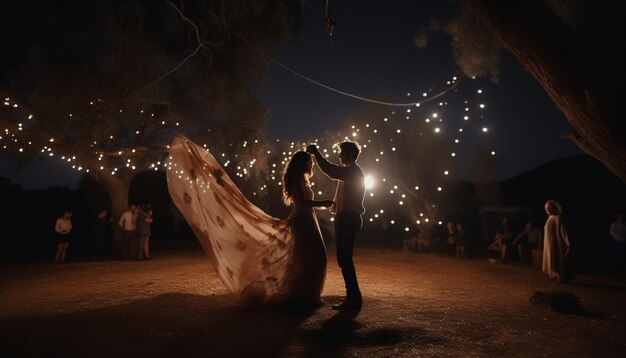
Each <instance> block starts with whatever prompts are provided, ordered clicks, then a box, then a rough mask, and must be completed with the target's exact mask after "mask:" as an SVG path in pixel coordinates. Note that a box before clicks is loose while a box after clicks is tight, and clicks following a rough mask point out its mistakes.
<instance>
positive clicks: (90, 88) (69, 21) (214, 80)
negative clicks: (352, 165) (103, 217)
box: [0, 0, 300, 215]
mask: <svg viewBox="0 0 626 358" xmlns="http://www.w3.org/2000/svg"><path fill="white" fill-rule="evenodd" d="M299 5H300V4H299V3H298V2H296V1H290V0H284V1H283V0H252V1H244V0H232V1H218V0H214V1H213V0H206V1H202V0H194V1H168V0H165V1H141V0H136V1H106V0H96V1H84V2H82V1H71V0H60V1H55V2H49V1H43V0H31V1H7V2H3V3H2V5H0V14H1V15H0V16H1V18H0V23H1V24H2V25H0V26H1V27H2V30H3V31H2V32H3V33H5V34H12V35H11V36H5V37H4V39H3V41H4V46H5V48H11V49H12V50H11V51H6V52H4V53H3V56H2V57H0V71H1V72H0V74H1V78H0V92H1V93H2V97H3V99H4V102H5V105H4V106H3V107H2V108H1V109H0V123H1V124H2V125H3V130H4V131H5V132H4V133H3V136H2V142H3V144H4V146H5V148H6V151H5V152H6V153H19V154H20V156H21V157H23V156H24V155H25V154H26V153H31V154H34V155H39V154H41V153H42V152H43V153H44V154H45V155H51V156H55V157H59V158H61V157H62V158H63V159H64V160H67V161H70V162H71V163H74V166H75V168H77V169H80V170H82V171H84V172H85V173H87V175H90V176H93V177H95V178H97V179H98V180H99V182H101V183H102V184H103V185H104V187H105V189H106V190H107V192H108V193H109V195H111V196H112V198H113V199H112V206H113V214H114V215H119V214H120V212H121V210H123V209H124V207H125V206H126V204H127V202H126V200H127V194H128V188H129V186H130V182H131V181H132V178H133V177H134V176H135V175H136V173H137V172H138V171H139V170H144V169H156V168H159V167H160V166H163V165H164V159H165V156H166V154H167V145H168V144H169V143H170V142H171V140H172V138H173V136H174V135H175V134H178V133H182V134H185V135H187V136H189V137H190V138H192V139H193V140H195V141H196V142H198V143H207V144H209V146H210V149H211V150H212V151H213V152H215V153H224V152H226V151H228V153H232V154H230V155H232V156H236V159H237V160H238V161H239V162H242V163H255V164H257V165H250V166H249V168H245V172H246V173H248V174H255V173H254V172H255V171H256V170H260V171H263V170H265V169H264V166H263V165H261V164H262V162H263V153H266V152H267V143H266V142H265V139H264V131H265V121H266V118H267V115H268V111H267V108H266V107H265V106H264V105H263V103H261V102H260V100H259V99H258V98H257V97H256V96H255V94H254V92H253V90H252V87H253V85H258V84H259V83H261V82H262V81H263V80H264V78H265V64H266V62H265V61H264V58H263V56H262V55H261V54H260V53H259V52H258V51H256V50H255V49H254V48H252V47H251V46H250V45H249V44H247V43H245V42H244V41H242V37H245V38H247V39H248V40H250V41H252V42H253V43H255V44H258V46H260V47H270V46H269V44H273V43H280V42H283V41H287V40H289V39H290V38H292V37H293V35H294V31H296V30H297V25H298V21H299V16H300V10H299ZM228 159H230V158H225V160H228ZM233 159H234V158H233ZM240 169H241V168H240ZM227 170H231V171H232V172H233V177H235V178H237V175H234V172H235V171H237V170H238V169H237V168H232V169H231V168H227ZM257 174H258V173H257ZM252 177H254V175H252ZM245 183H247V184H246V185H257V184H256V183H254V181H253V180H248V181H245ZM242 185H244V182H242Z"/></svg>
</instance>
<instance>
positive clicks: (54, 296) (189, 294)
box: [0, 244, 626, 357]
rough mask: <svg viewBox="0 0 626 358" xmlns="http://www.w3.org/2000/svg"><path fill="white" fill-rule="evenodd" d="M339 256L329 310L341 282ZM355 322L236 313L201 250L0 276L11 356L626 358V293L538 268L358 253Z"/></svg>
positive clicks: (5, 270) (1, 328)
mask: <svg viewBox="0 0 626 358" xmlns="http://www.w3.org/2000/svg"><path fill="white" fill-rule="evenodd" d="M334 260H335V256H334V253H333V252H332V249H331V248H329V266H328V275H327V281H326V285H325V288H324V292H323V298H324V299H325V300H326V302H328V303H329V304H332V303H336V302H337V301H338V300H339V297H340V296H341V294H342V293H343V289H342V288H343V281H342V278H341V274H340V272H339V270H338V268H337V265H336V264H335V261H334ZM355 263H356V267H357V272H358V274H359V279H360V284H361V288H362V291H363V295H364V305H363V309H362V311H361V312H359V313H358V315H349V314H342V313H337V312H336V311H333V310H331V309H330V307H329V306H328V305H327V306H324V307H322V308H320V309H318V310H317V311H315V312H313V313H310V314H302V313H293V312H291V313H289V312H276V311H269V310H260V309H249V308H242V307H237V306H236V305H234V304H233V301H232V299H231V297H230V296H229V295H228V293H227V292H226V290H225V289H224V287H223V285H222V284H221V282H220V280H219V278H218V277H217V275H216V274H215V273H214V271H213V270H212V267H211V265H210V262H209V261H208V259H207V257H206V256H205V255H204V253H203V252H202V251H201V249H200V248H199V246H197V245H193V244H191V245H189V244H187V245H185V246H183V247H174V248H173V247H167V248H165V247H162V248H160V249H159V248H158V247H157V248H155V250H154V251H153V259H152V260H150V261H143V262H135V261H117V260H104V261H77V262H68V263H65V264H61V265H55V264H53V263H52V262H29V263H19V264H17V263H14V264H4V265H3V266H2V267H1V268H0V270H1V275H0V289H1V290H0V347H1V348H0V354H1V355H2V357H56V356H59V357H61V356H62V357H173V356H176V357H179V356H180V357H253V356H262V357H344V356H345V357H348V356H363V357H405V356H446V357H447V356H449V357H461V356H463V357H503V356H511V357H539V356H546V357H572V356H577V357H626V322H625V318H626V304H625V303H626V281H624V280H623V279H617V278H612V277H608V276H602V275H585V274H578V275H577V276H576V278H575V280H574V281H573V282H572V283H569V284H558V283H555V282H551V281H548V280H546V279H545V277H544V275H543V274H542V273H541V272H540V270H539V269H538V268H537V267H533V266H523V265H521V264H519V263H510V264H490V263H488V262H487V260H486V259H467V260H459V259H455V258H453V257H444V256H437V255H433V254H414V253H406V252H400V251H395V250H379V249H365V248H363V249H357V250H356V252H355ZM548 290H560V291H567V292H571V293H573V294H575V295H576V296H578V298H580V300H581V301H582V303H583V305H584V307H585V308H586V309H587V310H588V313H587V314H564V313H557V312H554V311H551V310H549V309H547V308H546V307H545V306H540V305H536V304H531V303H530V302H529V298H530V297H531V295H532V294H533V293H534V292H535V291H548Z"/></svg>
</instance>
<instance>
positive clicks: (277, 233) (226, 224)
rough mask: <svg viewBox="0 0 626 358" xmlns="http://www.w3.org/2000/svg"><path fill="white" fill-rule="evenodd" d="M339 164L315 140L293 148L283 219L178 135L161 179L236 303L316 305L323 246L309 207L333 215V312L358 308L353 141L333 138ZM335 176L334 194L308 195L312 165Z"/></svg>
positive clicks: (357, 174) (359, 179)
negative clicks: (338, 293)
mask: <svg viewBox="0 0 626 358" xmlns="http://www.w3.org/2000/svg"><path fill="white" fill-rule="evenodd" d="M339 149H340V151H339V159H340V161H341V164H340V165H337V164H333V163H330V162H329V161H327V160H326V159H325V158H324V157H323V156H322V154H321V153H320V152H319V151H318V149H317V147H316V146H315V145H309V146H308V147H307V148H306V151H297V152H296V153H294V154H293V156H292V157H291V159H290V160H289V162H288V163H287V164H286V166H285V169H284V171H283V181H282V183H283V193H282V195H283V202H284V203H285V204H286V205H288V206H291V207H292V210H291V213H290V214H289V217H288V218H287V219H278V218H275V217H272V216H270V215H268V214H266V213H265V212H263V211H262V210H261V209H259V208H258V207H256V206H255V205H253V204H252V203H250V202H249V201H248V200H247V199H246V198H245V197H244V196H243V194H242V193H241V191H239V189H238V188H237V187H236V186H235V184H234V183H233V182H232V181H231V180H230V178H229V177H228V175H227V174H226V172H225V171H224V169H223V168H222V167H221V166H220V165H219V163H218V162H217V161H216V160H215V158H214V157H213V156H212V155H211V154H210V153H209V152H208V151H207V150H206V149H205V148H202V147H200V146H198V145H196V144H195V143H193V142H192V141H191V140H189V139H188V138H186V137H184V136H177V137H176V138H175V139H174V141H173V143H172V146H171V147H170V168H169V170H168V171H167V183H168V189H169V191H170V195H171V196H172V199H173V201H174V203H175V204H176V206H177V207H178V208H179V210H180V211H181V213H182V214H183V215H184V217H185V218H186V220H187V222H188V224H189V225H190V227H191V228H192V230H193V231H194V234H195V235H196V237H197V238H198V240H199V242H200V244H201V245H202V248H203V249H204V251H205V253H206V254H207V255H208V256H209V258H210V259H211V262H212V264H213V265H214V268H215V270H216V271H217V273H218V275H219V276H220V278H221V279H222V282H223V283H224V285H225V286H226V288H227V289H228V291H229V292H230V293H231V294H232V295H233V296H234V298H235V300H236V301H237V302H238V303H240V304H243V305H270V306H272V305H276V306H278V307H282V306H285V307H286V306H293V307H298V308H307V309H308V308H317V307H320V306H322V305H324V304H325V302H324V301H323V300H322V298H321V292H322V289H323V286H324V281H325V279H326V264H327V256H326V246H325V245H324V240H323V238H322V233H321V231H320V228H319V223H318V221H317V217H316V215H315V208H322V207H330V210H331V212H332V213H334V214H335V241H336V245H337V262H338V264H339V267H340V268H341V272H342V275H343V278H344V281H345V286H346V297H345V298H344V299H343V301H341V302H340V303H338V304H336V305H333V306H332V308H333V309H337V310H360V309H361V305H362V296H361V291H360V289H359V284H358V280H357V276H356V270H355V267H354V263H353V260H352V257H353V248H354V240H355V238H356V236H357V234H358V232H359V230H360V229H361V226H362V224H363V221H362V217H361V215H362V214H363V213H364V212H365V208H364V206H363V199H364V197H365V184H364V175H363V171H362V170H361V168H360V167H359V165H358V164H357V163H356V161H357V159H358V157H359V153H360V148H359V145H358V144H357V143H355V142H349V141H346V142H342V143H340V144H339ZM314 163H317V165H318V167H319V168H320V170H321V171H322V172H323V173H324V174H325V175H326V176H328V177H329V178H330V179H332V180H335V181H337V189H336V193H335V197H334V199H333V200H315V199H314V194H313V191H312V190H311V186H310V181H309V180H310V178H311V176H312V175H313V166H314Z"/></svg>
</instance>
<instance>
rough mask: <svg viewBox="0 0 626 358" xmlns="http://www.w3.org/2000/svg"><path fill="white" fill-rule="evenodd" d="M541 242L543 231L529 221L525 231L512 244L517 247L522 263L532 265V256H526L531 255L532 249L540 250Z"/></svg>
mask: <svg viewBox="0 0 626 358" xmlns="http://www.w3.org/2000/svg"><path fill="white" fill-rule="evenodd" d="M540 242H541V230H539V228H537V227H535V226H534V225H533V223H532V222H530V221H529V222H527V223H526V226H525V228H524V230H523V231H522V232H520V233H519V234H518V235H517V236H516V237H515V239H514V240H513V242H512V246H513V247H517V252H518V254H519V259H520V261H521V262H522V263H523V264H530V262H531V259H530V255H528V257H527V255H526V254H527V253H529V252H530V250H531V249H538V248H539V243H540ZM527 258H528V260H527Z"/></svg>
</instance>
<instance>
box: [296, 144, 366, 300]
mask: <svg viewBox="0 0 626 358" xmlns="http://www.w3.org/2000/svg"><path fill="white" fill-rule="evenodd" d="M306 151H307V152H309V153H311V154H313V156H314V157H315V162H316V163H317V165H318V167H319V168H320V170H321V171H322V172H323V173H324V174H326V176H328V177H329V178H330V179H333V180H336V181H337V190H336V191H335V198H334V199H333V202H334V204H333V206H332V207H331V210H330V211H331V212H332V213H334V214H335V237H336V240H335V242H336V246H337V248H336V249H337V263H338V265H339V267H340V268H341V274H342V275H343V280H344V283H345V286H346V297H345V299H344V300H343V301H342V302H341V303H339V304H336V305H333V306H332V308H333V309H336V310H349V311H360V310H361V306H362V304H363V298H362V296H361V290H360V288H359V283H358V280H357V277H356V269H355V267H354V261H353V260H352V256H353V253H354V240H355V239H356V237H357V234H358V233H359V230H361V227H362V226H363V218H362V217H361V215H363V213H365V207H364V206H363V199H364V198H365V175H364V174H363V170H362V169H361V167H360V166H359V165H358V164H357V163H356V161H357V159H358V158H359V154H360V153H361V148H360V146H359V144H358V143H356V142H349V141H345V142H342V143H340V144H339V160H340V161H341V165H336V164H332V163H330V162H329V161H328V160H326V158H324V156H323V155H322V153H320V151H319V150H318V149H317V146H316V145H314V144H313V145H309V146H307V148H306Z"/></svg>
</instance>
